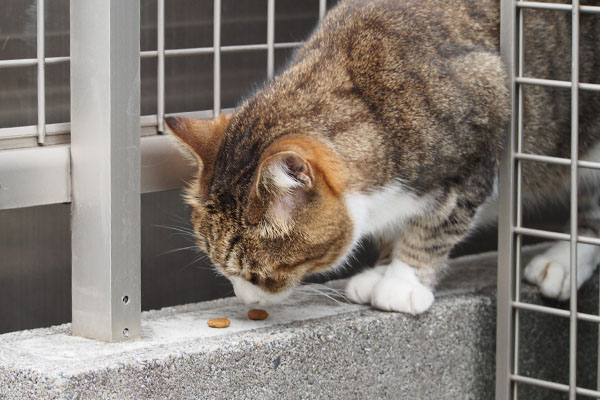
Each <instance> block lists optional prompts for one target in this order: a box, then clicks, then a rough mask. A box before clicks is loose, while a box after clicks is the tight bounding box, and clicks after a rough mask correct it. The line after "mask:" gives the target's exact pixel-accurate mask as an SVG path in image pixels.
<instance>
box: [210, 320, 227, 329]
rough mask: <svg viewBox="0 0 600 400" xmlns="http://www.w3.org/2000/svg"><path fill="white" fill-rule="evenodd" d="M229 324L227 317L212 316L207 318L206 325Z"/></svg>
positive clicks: (223, 326)
mask: <svg viewBox="0 0 600 400" xmlns="http://www.w3.org/2000/svg"><path fill="white" fill-rule="evenodd" d="M229 324H231V322H229V320H228V319H227V318H213V319H209V320H208V326H210V327H211V328H227V327H228V326H229Z"/></svg>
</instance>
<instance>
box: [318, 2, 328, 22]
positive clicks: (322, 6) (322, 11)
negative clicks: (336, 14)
mask: <svg viewBox="0 0 600 400" xmlns="http://www.w3.org/2000/svg"><path fill="white" fill-rule="evenodd" d="M326 12H327V0H319V20H322V19H323V17H325V13H326Z"/></svg>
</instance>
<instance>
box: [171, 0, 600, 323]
mask: <svg viewBox="0 0 600 400" xmlns="http://www.w3.org/2000/svg"><path fill="white" fill-rule="evenodd" d="M557 15H558V14H556V13H555V14H552V15H549V14H535V15H534V14H531V15H529V14H528V15H527V17H526V20H527V24H528V26H531V27H532V28H531V29H530V30H528V31H527V32H526V42H527V47H526V48H531V49H534V48H538V49H541V50H539V51H541V53H542V55H544V54H546V55H554V54H561V53H562V54H570V50H569V45H568V41H566V40H565V38H567V37H568V35H565V31H568V30H569V25H568V24H569V22H568V21H569V20H568V19H567V18H566V17H565V18H563V16H562V14H560V15H558V16H557ZM549 27H550V28H549ZM581 29H582V37H583V38H586V37H595V38H598V37H600V36H598V33H599V32H600V24H599V23H598V22H592V21H591V20H586V21H582V26H581ZM586 43H587V44H586ZM536 46H537V47H536ZM586 46H587V47H586ZM498 50H499V1H498V0H458V1H452V2H450V1H447V0H375V1H359V0H342V1H341V2H340V3H339V4H338V5H337V6H336V7H335V8H333V9H332V10H331V11H330V12H329V13H328V15H327V17H326V18H325V19H324V20H323V22H322V23H320V25H319V26H318V27H317V29H316V30H315V32H314V33H313V34H312V36H311V37H310V38H309V39H308V40H307V41H306V43H305V44H304V45H303V46H302V47H301V48H300V49H299V50H298V52H297V53H296V54H295V56H294V58H293V59H292V61H291V62H290V64H289V65H288V66H287V68H286V69H285V70H284V71H282V72H281V73H280V74H279V75H277V76H276V77H275V78H274V79H273V80H272V81H270V82H267V83H266V84H265V85H264V87H263V88H262V89H260V90H259V91H257V92H256V93H255V94H254V95H253V96H252V97H250V98H249V99H248V100H246V101H245V102H244V103H243V104H242V105H241V106H240V107H239V108H238V109H237V110H236V111H235V113H234V114H233V115H231V116H227V117H226V116H221V117H219V118H217V119H216V120H214V121H198V120H191V119H185V118H177V117H171V118H167V119H166V123H167V125H168V126H169V128H170V130H171V131H172V133H173V134H174V135H175V136H176V137H177V138H178V139H180V141H181V142H182V143H183V144H185V145H186V146H187V148H188V149H189V150H190V151H191V153H192V154H194V155H195V158H196V159H197V161H198V164H199V171H198V176H197V179H195V180H194V181H193V182H192V183H191V184H190V186H189V188H188V190H187V196H186V198H187V201H188V203H189V204H190V205H191V206H192V215H191V218H192V222H193V224H194V229H195V233H196V236H197V239H198V246H199V249H200V250H201V251H204V252H206V254H208V256H209V257H210V259H211V261H212V262H213V264H214V265H215V267H216V268H217V270H218V271H220V272H221V273H222V274H224V275H225V276H227V277H228V278H229V279H230V280H231V282H232V283H233V286H234V289H235V293H236V295H237V296H238V297H240V298H241V299H242V300H243V301H245V302H259V303H265V302H270V301H277V300H279V299H281V298H283V297H284V296H286V295H287V294H288V293H289V292H290V291H291V290H292V288H293V287H294V286H295V285H297V284H298V283H299V282H300V281H301V280H302V278H303V277H304V276H306V275H307V274H310V273H315V272H321V271H325V270H328V269H331V268H335V267H336V266H339V265H342V264H343V263H344V262H345V261H346V260H347V258H348V257H349V255H350V254H352V252H353V250H354V249H355V248H356V247H357V246H358V245H359V243H360V241H361V239H362V238H364V237H366V236H372V237H374V238H375V239H376V242H377V243H379V247H380V250H381V252H382V257H381V262H380V264H379V265H377V266H375V267H374V268H373V269H369V270H366V271H364V272H362V273H360V274H358V275H357V276H355V277H353V278H352V279H350V281H349V283H348V287H347V289H346V292H347V295H348V296H349V297H350V298H351V299H353V300H355V301H357V302H360V303H370V304H372V305H373V306H374V307H376V308H379V309H383V310H392V311H402V312H408V313H413V314H416V313H421V312H423V311H425V310H427V308H429V307H430V306H431V304H432V302H433V300H434V296H433V289H434V287H435V285H436V283H437V281H438V279H439V277H440V272H441V271H442V270H443V268H444V266H445V264H446V261H447V258H448V254H449V252H450V250H451V249H452V247H453V246H454V245H455V244H457V243H458V242H459V241H461V240H462V239H463V238H464V237H465V236H466V235H467V233H468V232H469V230H470V229H471V227H472V226H473V224H474V222H475V220H476V219H477V218H476V217H478V216H481V215H483V214H485V213H484V212H483V211H482V207H483V206H484V205H485V204H488V203H490V199H492V200H493V193H494V182H495V180H496V176H497V169H498V165H499V158H500V154H501V152H502V149H503V143H502V140H503V137H504V132H505V127H506V123H507V120H508V116H509V110H508V108H509V107H508V105H509V98H508V91H507V89H506V81H507V79H506V72H505V67H504V66H503V64H502V62H501V60H500V57H499V55H498ZM527 54H529V53H527ZM545 63H547V64H545ZM581 65H582V69H581V72H580V74H581V80H582V81H588V82H589V81H591V80H592V79H593V77H594V76H595V75H594V73H596V74H597V73H598V71H600V68H599V67H600V51H599V50H598V49H597V48H595V47H594V45H593V43H592V44H590V43H588V42H586V41H585V40H582V59H581ZM526 68H527V71H526V72H532V73H538V72H541V73H547V74H549V75H551V76H553V77H556V78H555V79H567V80H568V79H569V78H568V74H566V71H568V69H569V60H560V59H559V60H557V59H556V58H554V59H552V62H551V63H550V62H548V61H546V60H544V58H543V57H541V56H540V57H534V58H533V59H531V60H530V62H529V64H528V65H527V66H526ZM565 74H566V76H567V77H566V78H565ZM586 96H587V97H586ZM524 102H525V105H524V107H525V113H526V114H527V117H528V118H529V119H530V121H531V122H530V123H528V124H526V126H525V132H524V137H525V139H524V144H523V151H525V152H530V153H538V154H539V153H542V154H545V155H552V156H557V157H569V151H570V150H569V149H568V146H566V148H565V143H568V134H569V133H568V132H569V130H568V126H569V118H570V116H569V93H568V91H567V93H564V92H559V91H554V92H549V91H547V90H543V89H539V88H527V89H526V90H525V92H524ZM581 104H582V107H581V113H582V116H581V117H580V118H581V123H580V125H581V131H580V146H581V147H580V153H581V154H582V155H584V154H589V153H590V152H591V151H592V148H593V146H594V144H595V143H597V139H598V136H599V135H600V130H599V129H598V128H599V126H600V124H599V120H600V116H599V115H600V113H599V112H598V111H599V110H600V106H599V104H600V103H599V99H598V98H597V97H595V98H594V97H592V96H588V95H586V94H583V95H582V101H581ZM530 164H531V165H528V166H526V167H525V168H524V172H523V182H524V183H523V186H524V187H525V188H529V189H530V191H529V192H525V193H524V195H523V196H524V198H525V200H526V202H528V203H532V202H534V201H536V200H540V199H545V198H548V197H549V196H555V195H556V193H557V192H560V191H561V190H563V188H566V187H568V174H567V173H565V172H564V171H562V170H560V169H559V168H558V167H556V168H555V167H553V166H547V165H537V164H536V165H534V163H530ZM587 187H589V188H592V187H593V186H587ZM590 193H592V195H591V196H589V197H590V198H591V199H593V201H592V203H590V204H593V205H592V206H589V205H586V207H587V209H588V210H591V214H594V215H596V216H597V215H599V214H598V213H596V210H597V209H598V202H597V196H595V194H594V193H595V191H594V190H592V189H590ZM486 201H487V203H486ZM594 202H595V203H594ZM583 214H585V213H584V212H582V215H583ZM588 214H589V213H588ZM592 219H593V218H592ZM588 225H590V230H591V231H593V232H594V233H597V230H598V227H599V226H600V224H595V223H592V224H588ZM561 246H563V245H562V244H559V245H557V247H555V248H553V249H551V250H549V251H548V252H547V253H546V254H545V255H543V256H540V258H536V259H534V260H533V261H532V264H531V265H530V266H529V267H528V268H527V270H526V276H527V278H528V279H529V280H531V281H532V282H535V283H537V284H539V285H540V286H541V288H542V291H543V293H545V294H546V295H548V296H552V297H558V298H565V297H566V296H568V292H566V291H565V290H564V287H565V282H567V281H568V261H567V258H565V254H567V253H565V251H566V250H565V249H564V248H563V247H564V246H563V247H561ZM579 254H580V261H581V262H582V265H585V266H586V267H585V268H584V269H583V270H582V272H581V273H580V274H579V277H580V279H584V278H585V277H587V276H589V275H590V273H591V272H590V271H593V268H595V265H596V262H597V260H598V255H599V254H598V251H597V250H596V248H593V249H591V248H590V249H587V248H586V247H580V253H579ZM578 284H579V282H578ZM567 287H568V285H567Z"/></svg>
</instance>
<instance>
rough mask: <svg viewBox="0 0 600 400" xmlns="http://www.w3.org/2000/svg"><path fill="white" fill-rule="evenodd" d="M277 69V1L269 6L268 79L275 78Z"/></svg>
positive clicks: (271, 1) (270, 0)
mask: <svg viewBox="0 0 600 400" xmlns="http://www.w3.org/2000/svg"><path fill="white" fill-rule="evenodd" d="M274 69H275V0H268V5H267V78H268V79H272V78H273V72H274Z"/></svg>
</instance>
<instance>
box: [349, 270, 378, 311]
mask: <svg viewBox="0 0 600 400" xmlns="http://www.w3.org/2000/svg"><path fill="white" fill-rule="evenodd" d="M384 269H385V267H375V268H371V269H368V270H366V271H363V272H361V273H359V274H357V275H354V276H353V277H352V278H350V280H349V281H348V284H347V285H346V296H348V298H349V299H350V300H352V301H353V302H355V303H359V304H370V303H371V294H372V292H373V288H374V287H375V285H376V284H377V282H379V281H380V280H381V279H382V278H383V272H384Z"/></svg>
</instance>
